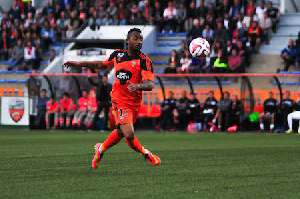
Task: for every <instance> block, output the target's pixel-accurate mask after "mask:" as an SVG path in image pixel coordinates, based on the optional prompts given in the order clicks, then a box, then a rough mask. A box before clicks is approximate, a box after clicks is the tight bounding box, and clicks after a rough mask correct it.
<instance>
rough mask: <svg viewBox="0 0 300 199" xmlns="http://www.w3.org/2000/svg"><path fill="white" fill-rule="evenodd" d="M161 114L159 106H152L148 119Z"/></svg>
mask: <svg viewBox="0 0 300 199" xmlns="http://www.w3.org/2000/svg"><path fill="white" fill-rule="evenodd" d="M160 114H161V110H160V105H153V106H152V107H151V112H150V115H149V117H159V116H160Z"/></svg>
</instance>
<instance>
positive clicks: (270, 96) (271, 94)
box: [269, 91, 274, 99]
mask: <svg viewBox="0 0 300 199" xmlns="http://www.w3.org/2000/svg"><path fill="white" fill-rule="evenodd" d="M273 96H274V94H273V92H272V91H270V92H269V98H270V99H271V98H273Z"/></svg>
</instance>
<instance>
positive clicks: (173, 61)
mask: <svg viewBox="0 0 300 199" xmlns="http://www.w3.org/2000/svg"><path fill="white" fill-rule="evenodd" d="M168 63H169V66H168V67H166V68H165V71H164V73H176V72H177V70H178V67H179V66H180V58H179V57H178V54H177V52H176V50H172V54H171V56H170V57H169V60H168Z"/></svg>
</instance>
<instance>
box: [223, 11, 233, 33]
mask: <svg viewBox="0 0 300 199" xmlns="http://www.w3.org/2000/svg"><path fill="white" fill-rule="evenodd" d="M224 27H225V29H226V31H227V33H228V35H231V32H232V30H233V29H234V21H232V19H231V18H230V17H229V14H228V13H225V15H224Z"/></svg>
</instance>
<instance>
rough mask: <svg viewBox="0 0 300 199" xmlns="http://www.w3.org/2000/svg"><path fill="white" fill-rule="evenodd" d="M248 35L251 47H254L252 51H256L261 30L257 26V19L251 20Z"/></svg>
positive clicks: (259, 42) (259, 41) (258, 46)
mask: <svg viewBox="0 0 300 199" xmlns="http://www.w3.org/2000/svg"><path fill="white" fill-rule="evenodd" d="M248 35H249V37H248V39H249V40H250V46H251V48H252V49H254V53H258V51H259V48H260V44H261V37H262V30H261V28H260V27H259V26H258V22H257V21H254V22H253V26H252V27H251V28H250V29H249V32H248Z"/></svg>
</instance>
